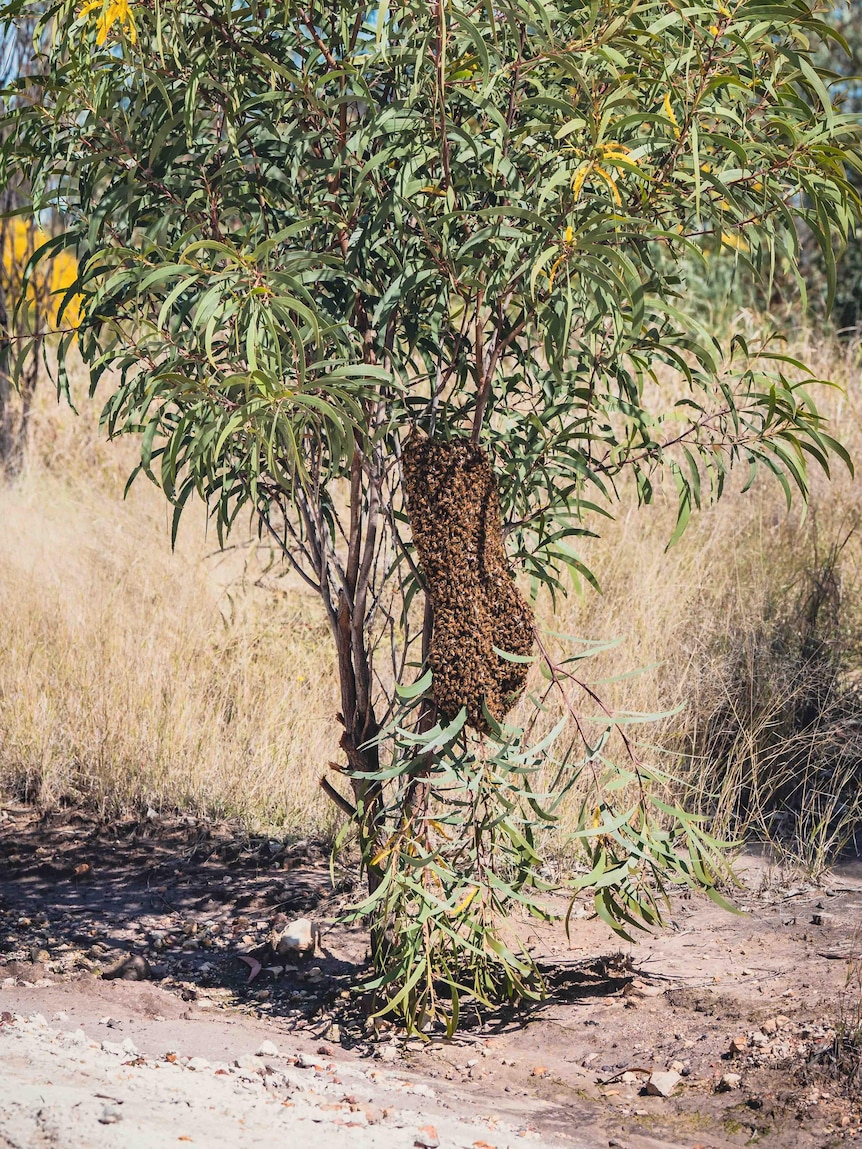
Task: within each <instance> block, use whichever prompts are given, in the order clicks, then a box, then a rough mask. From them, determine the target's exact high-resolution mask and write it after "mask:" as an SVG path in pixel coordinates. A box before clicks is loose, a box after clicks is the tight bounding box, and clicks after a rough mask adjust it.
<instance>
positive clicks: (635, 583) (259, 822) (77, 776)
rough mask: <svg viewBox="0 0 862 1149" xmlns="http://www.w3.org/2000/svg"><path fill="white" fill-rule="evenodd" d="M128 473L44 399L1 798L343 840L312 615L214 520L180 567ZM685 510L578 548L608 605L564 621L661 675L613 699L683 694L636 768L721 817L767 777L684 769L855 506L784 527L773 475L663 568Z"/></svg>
mask: <svg viewBox="0 0 862 1149" xmlns="http://www.w3.org/2000/svg"><path fill="white" fill-rule="evenodd" d="M803 352H804V355H805V356H807V358H808V360H809V361H812V360H813V361H814V362H815V364H816V366H817V368H818V370H819V371H820V373H821V374H822V375H824V376H827V377H831V378H834V379H837V380H838V381H839V382H842V383H843V384H844V386H845V388H846V394H844V395H840V394H837V393H835V394H833V395H831V396H829V395H827V396H825V397H824V407H826V408H828V410H829V413H830V416H831V417H832V419H833V420H834V426H833V433H835V434H836V435H837V437H838V438H841V439H842V440H843V441H844V442H845V443H847V444H848V446H849V447H850V448H851V450H852V451H853V452H854V453H855V454H856V455H857V456H858V457H862V451H860V450H859V448H860V446H862V430H860V410H859V406H860V404H859V389H858V384H857V380H856V362H855V360H854V359H852V358H850V357H848V356H847V355H846V354H845V353H844V352H842V351H840V350H838V349H835V348H834V347H832V346H827V345H824V346H821V347H818V346H815V345H813V344H812V345H809V346H807V347H805V348H803ZM133 459H134V445H133V444H131V443H129V444H106V443H105V442H104V441H103V437H102V436H101V435H100V433H99V432H98V430H97V426H96V410H95V408H94V406H93V405H91V404H86V403H85V404H82V406H81V414H80V416H77V417H76V416H75V415H73V414H72V413H71V412H69V411H68V410H66V409H65V408H62V407H57V406H56V405H54V403H53V399H52V396H51V395H50V393H49V389H48V388H43V393H42V395H41V398H40V400H39V409H38V412H37V416H36V419H35V425H34V428H33V441H32V445H31V452H30V461H29V465H28V468H27V469H26V471H25V472H24V473H23V474H22V475H21V476H20V477H19V478H18V479H16V481H15V482H14V483H12V484H10V485H7V486H0V793H2V794H5V795H6V796H10V795H18V796H22V797H26V798H27V799H31V800H37V801H40V802H42V803H44V804H51V803H54V802H57V801H60V800H64V799H71V800H74V801H84V802H87V803H91V804H94V805H96V806H97V807H98V808H100V809H102V810H104V811H105V812H106V813H107V814H110V813H114V812H117V811H119V810H121V809H128V808H132V809H137V810H141V809H145V808H146V806H148V805H152V806H155V807H175V806H176V807H183V808H185V809H189V810H191V811H192V812H199V813H202V814H203V813H205V814H208V815H215V816H232V817H237V818H239V819H241V820H242V821H243V822H244V823H245V824H246V825H247V826H248V827H249V828H261V829H262V828H275V827H278V828H281V829H283V830H294V831H298V832H303V833H308V832H322V833H329V832H330V831H331V829H332V826H333V824H334V822H335V820H336V817H337V815H336V814H335V813H334V811H333V808H332V807H331V805H330V804H329V803H328V802H327V800H326V798H325V797H324V795H323V794H322V792H321V791H320V789H319V787H318V779H319V777H320V775H321V773H323V772H324V771H325V769H326V763H327V762H328V761H329V760H330V759H333V758H337V757H338V750H337V741H338V733H339V731H338V728H337V725H336V722H335V717H334V716H335V712H336V711H337V709H338V692H337V683H336V678H335V674H334V667H333V662H334V660H333V656H332V652H331V649H330V641H329V635H328V631H327V629H326V625H325V622H324V620H323V616H322V612H321V611H320V608H319V606H318V604H317V602H316V601H315V599H314V597H313V595H311V594H309V593H305V592H304V591H302V590H299V589H296V588H294V587H291V588H290V589H288V590H286V591H285V590H283V589H282V590H280V591H277V592H276V591H270V590H265V589H262V587H261V585H260V584H261V583H266V576H265V575H262V573H261V572H262V570H263V562H262V560H261V559H260V558H259V557H258V555H257V553H256V551H255V548H254V546H253V544H252V543H251V542H249V543H248V544H247V545H244V544H243V543H242V540H239V539H235V540H234V547H233V549H232V550H230V551H229V552H228V553H227V554H225V555H219V554H218V552H217V546H216V543H215V540H214V539H212V538H208V537H207V534H206V529H205V527H206V524H205V519H204V516H203V513H202V511H201V510H200V509H199V508H198V509H196V510H194V511H189V512H187V518H186V521H185V522H184V524H183V525H182V527H181V530H180V536H179V541H178V546H177V549H176V552H175V553H172V552H171V549H170V543H169V514H168V510H167V507H166V503H165V500H164V497H163V496H162V495H161V493H160V492H159V491H157V490H155V489H154V488H152V487H151V485H150V484H149V483H148V482H147V481H146V480H145V479H142V478H141V479H139V480H138V482H137V483H136V484H135V485H134V486H133V488H132V491H131V493H130V495H129V497H128V499H127V500H126V501H125V502H124V501H123V500H122V489H123V484H124V482H125V477H126V475H127V473H128V470H129V469H130V466H131V465H132V463H133ZM740 481H741V480H740ZM671 502H672V500H671V499H670V498H669V499H668V502H667V504H662V503H661V502H660V503H659V505H657V506H654V507H651V508H642V509H638V508H637V507H634V506H622V507H620V508H619V510H618V518H617V520H616V521H615V522H614V523H612V524H610V525H609V526H608V527H607V529H605V532H604V535H603V538H602V539H601V540H598V541H595V542H592V543H591V544H590V545H589V546H588V547H585V548H584V550H585V558H586V559H587V561H588V562H589V563H590V564H591V565H592V567H593V569H594V570H595V572H596V574H597V575H598V578H599V580H600V582H601V584H602V587H603V594H602V595H597V594H595V593H594V592H593V591H591V590H588V591H587V592H586V594H585V596H584V597H583V598H577V597H573V598H571V599H570V600H569V601H568V603H566V604H563V605H562V606H561V607H560V608H559V610H558V612H557V615H556V617H555V618H554V619H553V620H552V622H553V626H554V628H555V629H557V630H561V631H567V632H571V633H574V634H579V635H583V636H585V637H588V638H591V639H596V640H607V639H611V638H620V639H622V640H623V641H622V642H621V643H620V645H619V646H617V647H615V648H614V649H613V650H612V651H610V652H607V653H605V654H603V655H601V656H599V657H597V658H596V660H595V666H594V667H592V669H591V673H592V674H593V676H594V677H595V678H596V679H601V680H604V679H607V678H613V677H616V676H619V675H621V674H623V673H625V672H627V671H633V670H637V669H638V668H647V669H646V670H645V671H644V673H642V674H640V675H637V676H635V677H630V678H624V679H622V680H619V681H614V682H607V681H604V682H602V683H601V685H600V687H599V689H600V691H601V693H602V696H603V697H604V698H606V699H607V701H609V702H610V703H612V704H613V705H615V706H618V707H620V708H624V709H627V710H638V711H656V710H670V709H672V708H674V707H676V706H678V705H680V704H682V703H684V702H687V703H688V705H687V708H686V710H685V711H684V712H683V713H682V714H680V715H678V716H677V717H675V718H673V719H670V720H665V721H663V722H661V723H658V724H656V725H655V726H654V727H650V728H645V729H644V730H642V731H641V732H640V735H639V737H640V738H641V741H642V742H643V743H644V744H645V745H646V746H647V748H646V749H644V750H643V753H644V754H645V755H647V756H649V755H652V756H653V757H654V758H655V760H657V761H663V762H664V764H665V765H670V766H671V767H672V768H673V769H675V770H676V771H677V772H678V773H680V774H683V775H685V776H686V777H687V779H688V781H689V782H690V783H691V784H692V785H694V787H695V788H696V795H695V796H696V799H697V801H698V802H700V803H701V804H702V805H703V806H704V807H708V806H710V802H709V801H708V800H707V791H710V792H712V793H714V794H715V800H714V801H713V802H712V808H713V809H715V808H718V809H719V811H720V809H721V803H722V802H724V804H725V806H727V803H728V802H732V799H733V795H732V793H731V792H728V793H724V792H722V791H721V782H722V778H723V777H725V776H727V777H730V775H731V774H732V771H733V770H734V769H736V770H739V771H743V772H744V770H745V769H750V762H749V764H748V766H746V765H745V761H746V759H745V753H743V750H742V749H741V744H737V745H736V748H735V750H734V755H735V757H733V756H732V755H728V757H727V760H726V761H725V762H724V763H723V764H716V763H714V762H712V763H710V762H706V761H701V760H698V759H692V758H690V757H689V758H688V759H686V758H684V757H681V756H680V755H681V754H684V753H686V752H690V751H691V750H692V748H694V749H695V750H697V748H698V746H700V745H701V742H702V739H700V737H699V732H700V731H702V730H704V729H707V728H708V729H712V728H713V727H714V725H715V722H716V716H717V715H718V716H719V717H720V715H721V714H722V712H723V710H722V708H725V709H726V708H727V706H728V704H729V703H730V704H731V705H732V706H736V707H739V705H740V702H739V699H740V698H744V697H745V690H746V683H745V681H744V679H745V675H746V674H751V673H754V670H755V663H756V658H755V653H756V651H754V648H755V646H756V644H757V642H760V641H761V638H760V637H758V636H762V635H763V634H765V633H767V630H768V624H769V620H770V619H774V618H776V617H778V615H780V614H781V612H782V610H784V609H785V607H786V606H787V604H788V603H791V602H793V601H795V600H796V599H798V597H799V595H800V594H802V593H803V590H804V587H805V585H807V584H806V580H807V579H808V578H809V576H810V572H811V571H813V570H815V569H816V568H817V563H818V561H819V556H821V555H822V554H823V553H824V552H825V551H826V550H827V549H828V546H829V545H830V544H831V543H832V542H833V541H834V540H835V539H837V538H838V537H840V536H842V535H843V534H846V532H847V530H849V528H850V527H851V526H852V525H853V524H854V523H855V522H856V521H857V520H858V518H859V515H860V507H862V502H860V497H859V493H858V485H857V484H856V483H854V482H853V481H852V480H851V479H850V478H849V477H848V476H847V475H846V473H843V472H842V471H841V469H840V467H839V468H838V469H837V470H836V477H835V480H834V481H833V482H832V483H831V484H830V483H829V482H827V481H826V480H825V479H822V478H819V477H818V478H816V480H815V482H814V487H813V493H812V500H811V508H810V510H809V513H808V516H807V518H806V517H804V516H803V515H802V513H801V510H800V508H799V507H797V508H795V509H794V510H793V511H791V512H790V513H789V514H788V513H787V511H786V509H785V507H784V501H783V495H782V494H781V492H780V490H779V489H778V487H777V485H776V484H775V483H774V482H770V481H769V480H768V479H767V478H765V477H764V480H763V482H761V483H759V484H758V485H757V486H756V487H755V489H754V490H753V491H752V492H749V493H748V494H746V495H744V496H743V495H740V494H738V493H737V492H736V491H728V493H727V495H726V497H725V498H724V499H723V500H722V501H721V503H719V504H718V505H717V506H715V507H712V508H709V509H707V510H706V511H704V512H703V513H702V514H701V515H699V516H696V517H694V518H693V519H692V522H691V525H690V527H689V530H688V531H687V533H686V535H685V536H684V537H683V539H682V541H681V542H680V543H678V544H677V546H675V547H674V548H673V549H672V550H670V551H669V552H668V553H665V544H666V542H667V539H668V538H669V536H670V533H671V531H672V529H673V521H674V507H673V506H672V505H671ZM860 545H862V540H860V539H859V538H857V537H856V536H855V535H854V536H853V537H852V538H851V540H850V542H849V543H848V545H847V547H846V548H845V551H844V552H843V555H842V567H841V569H842V571H843V577H844V598H845V603H846V604H847V609H848V610H850V611H851V613H852V611H853V610H854V609H855V606H856V604H858V603H860V602H862V596H859V595H858V594H856V591H857V587H856V586H855V579H854V578H853V572H854V571H855V570H857V569H860V566H859V560H860V558H862V555H860ZM548 621H551V620H548ZM765 628H766V629H765ZM749 647H750V648H751V649H749ZM753 652H754V653H753ZM746 660H748V661H746ZM757 665H761V664H757ZM746 666H747V667H748V669H746ZM750 685H751V690H752V691H753V690H754V686H755V685H756V684H750ZM749 693H751V691H749ZM752 696H753V695H752ZM753 713H754V711H753V710H752V715H753ZM758 714H759V717H758V718H757V721H761V722H762V721H764V720H765V719H764V718H763V714H762V713H760V712H759V711H758ZM751 721H752V722H753V721H754V718H753V717H752V720H751ZM766 721H768V720H766ZM710 723H711V724H712V726H710ZM743 725H744V723H743ZM749 725H751V723H749ZM749 734H750V736H751V738H752V739H754V741H753V742H752V743H751V746H754V743H755V742H756V738H757V732H756V731H754V730H753V729H751V730H749ZM743 741H744V738H743ZM651 742H656V743H659V744H660V745H661V746H662V747H663V748H664V749H663V752H662V753H658V752H653V751H651V750H650V749H649V748H648V744H649V743H651ZM749 749H751V747H749ZM755 749H756V747H755ZM731 758H733V761H731ZM749 758H750V755H749ZM722 771H724V774H722ZM738 784H741V783H740V781H739V779H737V780H736V781H732V785H731V790H732V787H733V786H736V785H738Z"/></svg>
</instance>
